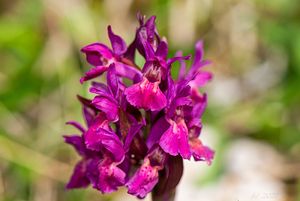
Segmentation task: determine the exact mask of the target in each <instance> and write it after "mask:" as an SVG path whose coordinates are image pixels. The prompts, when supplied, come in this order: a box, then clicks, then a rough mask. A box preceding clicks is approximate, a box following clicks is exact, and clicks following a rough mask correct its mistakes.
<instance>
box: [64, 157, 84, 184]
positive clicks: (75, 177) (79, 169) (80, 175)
mask: <svg viewBox="0 0 300 201" xmlns="http://www.w3.org/2000/svg"><path fill="white" fill-rule="evenodd" d="M89 184H90V181H89V179H88V178H87V176H86V163H85V161H80V162H79V163H77V165H76V166H75V168H74V171H73V174H72V176H71V179H70V181H69V182H68V184H67V185H66V188H67V189H73V188H84V187H87V186H88V185H89Z"/></svg>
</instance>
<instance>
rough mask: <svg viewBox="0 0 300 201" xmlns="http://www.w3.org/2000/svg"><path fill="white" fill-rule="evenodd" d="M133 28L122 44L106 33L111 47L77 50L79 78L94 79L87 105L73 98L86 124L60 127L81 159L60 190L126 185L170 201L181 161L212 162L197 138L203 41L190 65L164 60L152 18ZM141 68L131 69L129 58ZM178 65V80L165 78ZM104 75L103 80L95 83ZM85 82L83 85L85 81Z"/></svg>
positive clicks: (204, 99) (202, 101)
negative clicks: (67, 130) (83, 63)
mask: <svg viewBox="0 0 300 201" xmlns="http://www.w3.org/2000/svg"><path fill="white" fill-rule="evenodd" d="M137 18H138V21H139V26H138V27H137V29H136V32H135V38H134V40H133V41H132V42H131V43H129V45H128V46H127V44H126V42H125V41H124V40H123V38H122V37H121V36H119V35H117V34H115V33H114V32H113V29H112V27H111V26H108V27H107V33H108V39H109V41H110V46H108V45H105V44H102V43H98V42H97V43H92V44H89V45H87V46H85V47H83V48H82V49H81V51H82V53H84V54H85V56H86V60H87V63H88V64H89V65H90V66H91V68H90V69H89V70H88V71H87V72H85V74H84V75H83V77H82V78H81V79H80V82H81V83H85V82H87V81H89V80H93V81H92V82H91V85H90V87H89V93H90V94H91V95H92V96H91V97H92V98H91V99H87V98H84V97H82V96H79V95H78V96H77V98H78V100H79V101H80V103H81V105H82V113H83V117H84V120H85V124H86V125H85V126H82V125H81V124H79V123H77V122H76V121H69V122H67V124H68V125H72V126H73V127H75V128H76V129H77V130H78V131H79V132H80V135H69V136H64V139H65V142H66V143H67V144H69V145H71V146H72V147H73V148H74V149H75V150H76V152H77V153H78V154H79V155H80V157H81V159H80V160H79V161H78V162H77V164H76V165H75V168H74V171H73V174H72V175H71V178H70V181H69V182H68V184H67V185H66V188H68V189H73V188H85V187H87V186H89V185H91V186H92V187H93V188H94V189H96V190H98V191H100V192H101V193H103V194H106V193H112V192H114V191H117V190H118V189H119V188H120V187H122V186H125V187H126V188H127V189H128V191H127V192H128V193H129V194H131V195H133V196H136V197H137V198H140V199H143V198H145V197H146V196H147V195H148V194H149V193H151V194H152V197H153V199H154V200H165V201H171V200H172V199H173V198H172V195H173V192H174V191H175V188H176V186H177V184H178V183H179V181H180V178H181V177H182V173H183V160H184V159H187V160H191V159H192V158H193V159H194V160H195V161H205V162H206V163H207V164H208V165H210V164H211V163H212V160H213V158H214V155H215V152H214V151H213V150H212V149H211V148H209V147H208V146H207V145H205V143H202V140H201V139H200V138H201V136H200V134H201V131H202V127H203V126H205V125H204V124H203V122H202V120H201V118H202V116H203V115H204V112H205V110H206V107H207V104H208V95H207V94H206V93H204V92H202V91H199V88H200V89H201V88H202V87H203V86H205V85H206V84H207V83H208V82H209V81H210V80H211V79H212V77H213V76H212V73H210V72H208V71H206V70H204V67H205V66H207V65H209V64H210V63H211V62H210V61H207V60H204V59H203V57H204V51H203V47H204V46H203V41H198V42H197V43H196V45H195V55H194V57H193V61H192V65H191V66H190V67H188V66H187V65H186V60H189V59H190V58H191V56H183V55H182V52H180V51H179V52H177V53H176V54H175V56H174V57H168V55H169V54H170V53H169V45H168V42H167V39H166V38H165V37H161V36H160V35H159V33H158V30H157V28H156V25H155V20H156V17H155V16H151V17H150V18H148V19H146V18H145V16H142V15H141V14H138V15H137ZM136 54H140V55H141V56H142V57H143V58H144V59H145V63H144V64H143V65H142V66H138V65H137V64H136V63H135V55H136ZM174 62H179V64H180V68H179V69H180V70H179V72H178V77H177V79H174V77H172V76H171V70H172V67H173V64H174ZM100 77H104V78H106V79H102V80H101V79H99V80H97V79H98V78H100ZM86 84H87V83H86Z"/></svg>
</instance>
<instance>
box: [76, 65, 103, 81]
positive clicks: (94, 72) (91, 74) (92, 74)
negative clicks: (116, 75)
mask: <svg viewBox="0 0 300 201" xmlns="http://www.w3.org/2000/svg"><path fill="white" fill-rule="evenodd" d="M107 69H108V67H106V66H96V67H94V68H91V69H90V70H89V71H88V72H86V73H85V75H84V76H83V77H82V78H80V83H81V84H82V83H83V82H85V81H88V80H91V79H93V78H96V77H98V76H100V75H102V74H103V73H104V72H105V71H107Z"/></svg>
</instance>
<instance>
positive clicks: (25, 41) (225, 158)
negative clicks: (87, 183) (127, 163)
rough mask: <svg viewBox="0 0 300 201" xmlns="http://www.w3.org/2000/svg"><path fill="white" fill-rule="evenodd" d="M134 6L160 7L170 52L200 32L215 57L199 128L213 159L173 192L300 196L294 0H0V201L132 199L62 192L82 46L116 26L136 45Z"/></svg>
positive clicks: (299, 63)
mask: <svg viewBox="0 0 300 201" xmlns="http://www.w3.org/2000/svg"><path fill="white" fill-rule="evenodd" d="M137 11H141V12H142V13H143V14H145V15H147V16H150V15H157V26H158V30H159V33H160V34H161V35H164V36H166V37H167V38H168V42H169V45H170V46H169V47H170V56H172V55H173V54H174V53H175V51H176V50H177V49H181V50H183V51H184V53H185V54H191V53H193V51H194V43H195V42H196V41H197V40H198V39H203V40H204V41H205V51H206V54H205V58H207V59H210V60H212V61H213V65H212V66H211V67H209V70H210V71H212V72H213V73H214V80H213V81H212V82H211V83H210V84H209V85H208V86H207V87H206V88H205V91H206V92H207V93H208V96H209V107H208V110H207V111H206V113H205V115H204V119H203V122H204V127H205V128H204V130H203V133H202V134H201V135H202V138H203V139H204V142H206V144H208V145H210V146H211V147H213V148H214V149H215V150H216V158H215V160H214V162H213V164H212V166H210V167H206V164H204V163H195V162H188V163H186V164H185V165H186V171H185V174H184V178H183V180H182V182H181V184H180V186H179V187H178V193H177V197H176V200H177V201H184V200H196V201H198V200H199V201H200V200H209V201H233V200H239V201H248V200H253V201H294V200H300V184H299V177H300V92H299V91H300V90H299V88H300V2H299V0H272V1H271V0H186V1H183V0H164V1H163V0H161V1H159V0H153V1H150V0H119V1H117V0H106V1H100V0H99V1H97V0H26V1H21V0H15V1H9V0H2V1H0V63H1V67H0V200H3V201H21V200H22V201H23V200H26V201H27V200H30V201H40V200H43V201H56V200H58V201H60V200H64V201H79V200H90V201H92V200H97V201H102V200H103V201H105V200H122V201H124V200H125V201H126V200H134V198H132V197H130V196H128V195H126V189H121V191H119V192H117V193H114V194H112V195H101V194H100V193H99V192H96V191H94V190H91V189H90V188H89V189H88V190H75V191H65V189H64V185H65V183H66V182H67V180H68V178H69V176H70V174H71V171H72V167H73V165H74V164H75V163H76V161H77V160H78V156H77V155H76V154H75V152H74V151H73V149H71V147H69V146H67V145H65V144H64V143H63V139H62V135H63V134H73V133H76V131H75V130H74V129H72V128H70V127H68V126H66V125H65V122H66V121H68V120H78V121H80V122H83V121H82V117H81V108H80V104H79V103H78V101H77V100H76V94H81V95H84V96H88V94H87V88H88V85H87V84H84V85H80V83H79V78H80V76H81V75H82V73H83V72H85V71H86V70H87V69H88V68H89V66H88V65H87V63H86V62H85V60H84V57H83V55H81V54H80V52H79V50H80V48H81V47H83V46H84V45H87V44H89V43H92V42H96V41H101V42H105V43H107V42H108V39H107V34H106V26H107V25H109V24H110V25H112V27H113V30H114V31H115V33H118V34H120V35H121V36H123V37H124V38H125V39H126V41H127V43H129V42H131V40H132V39H133V37H134V31H135V28H136V27H137V26H138V23H137V21H136V19H135V15H136V13H137ZM177 67H178V66H176V65H175V67H174V70H175V71H176V69H177ZM175 73H176V72H175ZM147 199H148V200H149V198H147Z"/></svg>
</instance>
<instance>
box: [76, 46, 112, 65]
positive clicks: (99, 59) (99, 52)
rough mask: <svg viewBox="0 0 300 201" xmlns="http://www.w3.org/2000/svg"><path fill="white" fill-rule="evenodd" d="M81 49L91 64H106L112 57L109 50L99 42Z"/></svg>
mask: <svg viewBox="0 0 300 201" xmlns="http://www.w3.org/2000/svg"><path fill="white" fill-rule="evenodd" d="M81 51H82V52H83V53H85V54H86V59H87V61H88V62H89V63H90V64H91V65H92V66H108V65H107V64H108V63H109V60H111V59H113V54H112V52H111V50H110V49H109V48H108V47H107V46H106V45H104V44H101V43H93V44H90V45H87V46H85V47H84V48H82V49H81Z"/></svg>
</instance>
